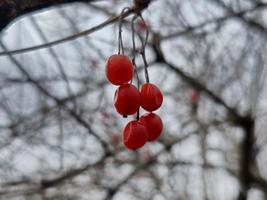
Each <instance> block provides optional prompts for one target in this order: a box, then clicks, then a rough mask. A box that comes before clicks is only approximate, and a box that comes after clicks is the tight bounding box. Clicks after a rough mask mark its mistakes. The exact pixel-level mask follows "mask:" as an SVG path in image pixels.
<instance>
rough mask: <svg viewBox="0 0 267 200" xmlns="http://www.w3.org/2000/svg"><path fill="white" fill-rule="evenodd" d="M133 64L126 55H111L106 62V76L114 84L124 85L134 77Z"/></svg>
mask: <svg viewBox="0 0 267 200" xmlns="http://www.w3.org/2000/svg"><path fill="white" fill-rule="evenodd" d="M133 73H134V70H133V64H132V62H131V60H130V59H129V58H128V57H127V56H124V55H119V54H115V55H112V56H110V57H109V59H108V61H107V64H106V77H107V79H108V80H109V81H110V82H111V83H112V84H114V85H122V84H124V83H127V82H129V81H130V80H132V78H133Z"/></svg>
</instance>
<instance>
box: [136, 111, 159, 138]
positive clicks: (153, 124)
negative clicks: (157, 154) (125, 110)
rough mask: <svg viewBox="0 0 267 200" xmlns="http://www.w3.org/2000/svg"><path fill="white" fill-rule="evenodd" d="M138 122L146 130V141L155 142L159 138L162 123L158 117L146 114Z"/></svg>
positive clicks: (153, 114)
mask: <svg viewBox="0 0 267 200" xmlns="http://www.w3.org/2000/svg"><path fill="white" fill-rule="evenodd" d="M139 121H140V122H141V123H142V124H144V125H145V126H146V128H147V140H148V141H155V140H157V139H158V138H159V136H160V134H161V132H162V130H163V123H162V120H161V118H160V117H159V116H158V115H156V114H155V113H147V114H145V115H143V116H142V117H141V118H140V119H139Z"/></svg>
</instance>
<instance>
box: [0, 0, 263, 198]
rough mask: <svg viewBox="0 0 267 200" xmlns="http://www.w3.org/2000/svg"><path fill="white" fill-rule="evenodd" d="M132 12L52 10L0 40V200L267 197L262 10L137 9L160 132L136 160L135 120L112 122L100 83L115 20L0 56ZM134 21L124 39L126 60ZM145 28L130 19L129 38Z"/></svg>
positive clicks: (110, 94) (234, 3)
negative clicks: (132, 144)
mask: <svg viewBox="0 0 267 200" xmlns="http://www.w3.org/2000/svg"><path fill="white" fill-rule="evenodd" d="M131 5H132V1H130V0H127V1H125V0H116V1H115V0H113V1H111V0H106V1H99V2H94V3H90V4H87V3H75V4H71V5H64V6H56V7H53V8H51V9H48V10H45V11H42V12H37V13H34V14H33V13H29V14H28V15H26V16H24V17H23V18H20V19H19V20H16V21H15V22H14V23H12V24H11V25H10V26H9V27H8V28H7V29H6V30H4V31H2V33H1V38H0V39H1V47H0V49H1V53H2V54H1V53H0V54H1V55H0V199H1V200H2V199H3V200H7V199H10V200H39V199H40V200H87V199H89V200H91V199H92V200H102V199H103V200H104V199H106V200H136V199H137V200H138V199H140V200H143V199H144V200H187V199H193V200H202V199H203V200H213V199H214V200H228V199H229V200H231V199H239V200H246V199H249V200H263V199H267V168H266V166H267V157H266V153H267V133H266V131H267V124H266V120H267V101H266V100H267V83H266V78H267V68H266V64H267V57H266V55H267V54H266V53H267V52H266V47H267V46H266V37H267V20H266V19H267V18H266V14H267V12H266V7H267V4H266V3H265V2H264V1H260V0H258V1H256V0H187V1H183V0H154V1H152V2H151V3H150V5H149V7H148V8H147V9H145V10H144V12H143V16H144V18H145V21H146V22H147V25H148V27H149V29H150V36H149V40H148V45H147V47H146V51H147V60H148V62H149V68H148V70H149V75H150V81H151V83H154V84H156V85H158V86H159V87H160V88H161V90H162V92H163V93H164V103H163V106H162V107H161V109H160V110H158V111H157V112H156V113H157V114H159V115H160V116H161V117H162V120H163V122H164V131H163V133H162V135H161V137H160V139H159V140H158V141H156V142H151V143H147V144H146V145H145V146H144V147H143V148H141V149H140V150H137V151H129V150H127V149H126V148H125V147H124V145H123V142H122V130H123V127H124V126H125V124H126V123H127V122H128V121H130V120H132V119H134V116H131V117H128V118H126V119H125V118H122V117H121V116H120V115H119V114H117V113H116V111H115V108H114V105H113V100H114V99H113V98H114V92H115V90H116V87H115V86H113V85H111V84H110V83H108V82H107V80H106V78H105V63H106V60H107V58H108V57H109V56H110V55H112V54H114V53H117V46H118V45H117V44H118V23H113V24H111V25H109V26H104V27H103V28H101V29H98V30H96V31H94V32H93V33H91V34H88V35H86V36H82V37H79V38H78V39H75V40H71V41H67V42H63V43H61V44H58V45H55V46H51V45H46V46H45V47H44V48H42V49H35V50H30V51H29V50H28V51H25V52H19V53H16V54H15V53H9V54H7V53H3V52H6V51H8V50H16V49H23V48H25V47H30V46H36V45H39V44H45V43H48V42H50V41H54V40H57V39H61V38H64V37H67V36H70V35H77V34H79V33H80V32H81V31H84V30H86V29H90V28H92V27H94V26H96V25H98V24H101V23H102V22H104V21H105V20H107V19H109V18H111V17H113V16H116V15H118V14H120V12H121V10H122V8H124V7H127V6H131ZM132 17H133V15H130V16H129V17H127V18H125V20H124V21H123V33H122V34H123V42H124V48H125V53H126V54H127V55H129V56H132V55H133V51H132V31H131V19H132ZM146 28H147V27H146V26H144V24H142V23H141V22H140V21H139V20H137V21H136V23H135V30H136V34H137V35H139V36H140V37H144V36H145V32H146ZM136 41H137V49H138V48H140V41H139V40H138V37H137V39H136ZM136 56H137V61H136V62H137V68H138V73H139V76H140V80H141V82H142V83H143V82H144V81H145V76H144V66H143V62H142V60H141V57H140V55H136ZM134 83H136V81H135V80H134ZM142 113H143V111H142Z"/></svg>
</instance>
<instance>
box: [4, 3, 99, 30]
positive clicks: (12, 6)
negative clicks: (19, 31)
mask: <svg viewBox="0 0 267 200" xmlns="http://www.w3.org/2000/svg"><path fill="white" fill-rule="evenodd" d="M93 1H97V0H1V1H0V32H1V31H2V30H3V29H4V28H6V27H7V25H9V24H10V23H11V22H12V21H13V20H14V19H16V18H18V17H20V16H23V15H25V14H28V13H31V12H34V11H39V10H42V9H45V8H49V7H52V6H57V5H62V4H67V3H75V2H85V3H89V2H93Z"/></svg>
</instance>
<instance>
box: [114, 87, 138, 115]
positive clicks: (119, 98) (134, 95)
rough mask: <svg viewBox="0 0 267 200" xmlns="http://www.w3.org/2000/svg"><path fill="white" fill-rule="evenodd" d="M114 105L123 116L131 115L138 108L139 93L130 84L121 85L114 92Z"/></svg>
mask: <svg viewBox="0 0 267 200" xmlns="http://www.w3.org/2000/svg"><path fill="white" fill-rule="evenodd" d="M114 105H115V108H116V110H117V112H118V113H120V114H121V115H123V116H127V115H133V114H135V113H136V112H137V110H138V109H139V107H140V93H139V91H138V89H137V88H136V87H135V86H134V85H132V84H128V83H127V84H124V85H121V86H120V87H119V88H118V89H117V90H116V92H115V96H114Z"/></svg>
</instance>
